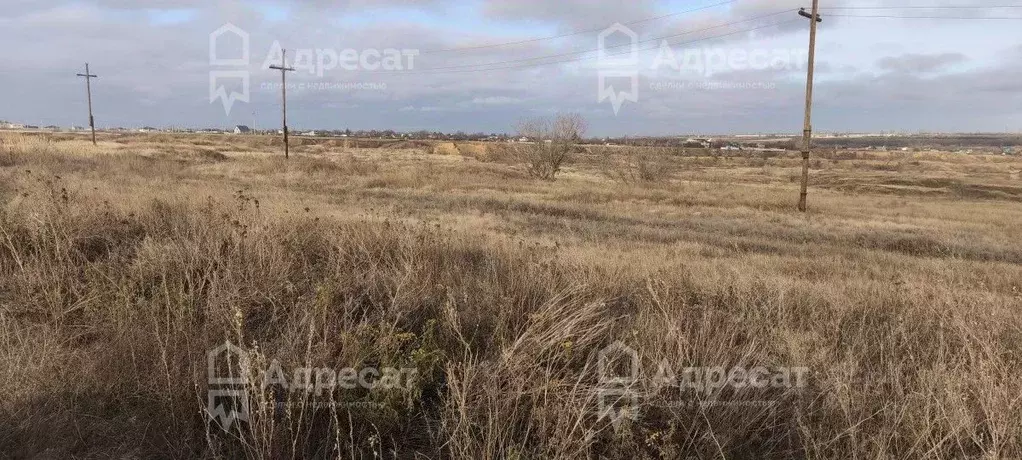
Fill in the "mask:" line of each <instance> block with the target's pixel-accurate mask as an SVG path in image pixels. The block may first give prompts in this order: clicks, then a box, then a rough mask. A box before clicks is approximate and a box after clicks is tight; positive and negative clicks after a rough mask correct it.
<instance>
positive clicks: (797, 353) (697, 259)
mask: <svg viewBox="0 0 1022 460" xmlns="http://www.w3.org/2000/svg"><path fill="white" fill-rule="evenodd" d="M83 147H84V148H83ZM206 147H208V146H206ZM89 148H91V147H86V146H82V145H79V144H75V145H69V144H65V143H64V142H61V141H52V140H49V141H47V140H27V141H26V140H24V139H14V140H10V139H5V140H4V143H3V146H0V156H2V155H6V158H7V159H6V160H4V161H5V163H3V166H0V177H2V179H3V181H2V183H0V184H2V186H0V197H2V200H3V203H4V205H3V207H2V208H0V367H2V369H0V370H2V372H3V375H5V378H4V379H2V380H0V394H3V395H5V397H4V398H2V399H0V419H2V420H0V452H3V454H4V456H9V457H14V458H25V457H41V458H70V457H75V458H110V457H135V458H149V457H162V458H196V457H198V458H306V457H308V458H686V457H695V458H718V457H725V458H792V457H800V458H848V457H855V458H892V457H893V458H939V457H944V458H961V457H972V458H1009V457H1016V456H1020V455H1022V438H1020V436H1022V410H1020V409H1022V407H1020V406H1022V402H1020V400H1022V383H1020V380H1019V379H1017V378H1016V376H1017V375H1018V374H1019V372H1020V371H1022V360H1020V359H1019V357H1020V356H1022V355H1020V351H1022V350H1020V348H1022V340H1020V339H1022V319H1020V318H1019V316H1018V314H1017V312H1018V309H1019V307H1022V286H1020V285H1022V268H1020V266H1019V264H1020V263H1022V247H1020V244H1019V240H1018V239H1017V238H1016V237H1017V236H1019V235H1018V230H1017V228H1015V226H1012V225H1010V223H1011V222H1012V220H1013V219H1015V218H1017V216H1018V215H1017V214H1012V213H1011V211H1010V209H1011V206H1015V205H1017V204H1016V203H1013V202H1011V201H1004V200H1005V199H1004V198H991V197H983V198H973V200H972V201H967V200H966V199H964V198H962V197H959V196H955V195H952V194H926V195H925V196H923V195H915V196H911V197H910V199H906V202H905V203H904V204H901V205H897V206H889V207H888V209H877V207H876V206H875V203H877V202H887V201H884V200H889V197H888V195H886V194H884V193H883V192H877V193H875V194H873V195H850V194H849V195H845V194H842V193H841V192H840V191H831V192H823V191H818V192H817V193H816V194H815V195H813V196H814V197H815V198H816V200H817V201H816V202H815V203H818V205H817V207H816V208H815V209H817V211H816V213H815V214H814V215H813V216H812V217H811V218H809V219H806V218H803V217H802V216H798V215H797V214H795V213H793V212H790V211H786V210H781V209H782V208H781V206H780V205H778V206H777V207H776V208H773V207H766V208H763V209H757V208H756V207H755V206H756V205H757V203H759V204H762V203H764V202H766V203H768V204H769V203H770V202H771V201H773V200H777V202H778V203H781V200H782V198H779V196H780V195H782V194H783V190H784V189H783V187H784V181H785V179H784V174H783V172H781V171H774V170H772V169H769V168H770V167H761V168H755V171H752V170H743V169H742V167H739V166H735V165H726V164H724V165H721V166H719V167H718V168H719V169H717V170H714V171H710V172H707V173H705V174H702V173H700V172H698V171H693V168H694V166H693V165H692V164H691V163H690V164H689V167H687V168H684V169H679V170H680V171H681V172H680V173H678V174H684V175H683V176H679V177H677V178H676V179H677V180H675V181H671V182H656V183H644V184H642V185H636V184H622V183H617V184H615V183H610V184H611V185H608V182H607V181H605V180H603V179H601V178H600V175H599V168H600V165H599V164H598V163H593V164H591V165H587V164H585V163H584V162H582V164H580V165H577V166H576V167H575V169H574V170H573V171H569V174H566V175H565V177H564V178H562V180H559V181H558V182H557V183H547V182H542V181H533V180H530V179H529V178H528V177H527V176H526V175H525V174H524V173H522V172H520V171H519V172H514V171H513V169H511V167H509V166H506V165H501V164H487V163H483V164H478V163H473V162H469V161H467V160H466V161H457V162H453V161H449V160H446V159H433V158H427V159H426V160H420V159H415V158H410V159H407V160H402V161H400V162H395V161H389V160H387V159H385V158H362V157H356V156H353V154H351V153H347V152H344V151H340V152H332V153H331V152H326V153H324V154H323V155H325V156H324V157H312V156H307V157H303V156H299V157H297V158H295V159H294V160H295V161H292V162H282V161H280V160H271V159H264V158H259V157H258V156H255V157H253V156H247V155H245V156H243V155H235V156H231V155H226V158H219V157H215V158H212V159H210V158H200V157H196V156H194V155H190V154H182V155H181V156H180V157H155V158H149V159H144V160H140V159H139V156H138V155H137V154H134V153H133V152H132V151H133V149H136V148H145V147H143V146H139V145H135V144H132V143H128V144H125V146H124V148H123V149H121V150H118V152H120V153H118V154H113V155H112V154H108V153H107V151H106V150H102V149H103V148H104V147H102V146H101V147H100V150H101V151H97V152H93V151H91V150H89ZM108 150H109V149H108ZM122 150H123V151H122ZM333 156H337V157H338V158H334V157H333ZM422 161H429V162H430V163H429V164H430V165H431V166H429V167H428V168H427V167H426V166H424V163H422ZM660 161H665V162H666V161H674V160H670V159H663V160H660ZM677 161H690V160H677ZM722 161H723V160H722ZM740 161H746V160H740ZM140 162H142V163H140ZM708 164H710V163H708ZM948 164H951V163H948ZM700 167H704V168H710V166H700ZM949 167H951V166H949ZM586 168H592V171H593V172H592V175H588V176H587V175H586V174H587V169H586ZM777 168H779V169H780V168H782V167H777ZM427 169H428V170H429V171H431V172H429V176H428V177H430V178H431V179H430V180H422V178H421V177H416V175H415V174H414V173H415V172H416V171H419V172H421V171H426V170H427ZM853 173H855V172H854V171H853ZM864 174H865V175H858V176H855V177H859V178H860V180H867V179H866V178H872V179H870V180H878V179H877V178H876V177H875V176H870V175H868V174H872V173H864ZM917 174H919V175H920V176H921V175H923V174H924V173H921V172H920V173H917ZM717 175H728V177H730V178H731V180H733V181H734V185H733V188H732V189H731V190H722V187H720V186H719V184H718V183H716V182H707V183H706V186H703V185H700V183H701V182H700V181H708V180H712V178H714V177H718V176H717ZM420 176H421V174H420ZM498 178H499V179H498ZM962 178H963V180H968V178H967V177H965V175H964V174H963V175H962ZM537 182H540V183H537ZM153 184H159V186H155V185H153ZM373 184H376V185H373ZM383 184H385V185H383ZM436 184H445V185H443V186H442V187H439V186H437V185H436ZM881 185H885V186H886V185H887V183H883V184H881ZM906 193H908V192H906ZM775 194H776V195H777V196H778V198H775ZM225 340H229V341H231V342H232V343H236V344H241V345H244V346H245V348H247V349H249V350H253V351H254V353H253V359H254V360H255V361H257V364H258V365H260V366H265V365H266V364H267V363H268V362H270V361H271V360H273V359H276V360H278V361H279V362H280V364H281V365H282V366H283V367H284V368H285V369H291V368H294V367H300V366H303V365H312V366H315V367H330V368H338V369H339V368H344V367H360V366H377V367H382V366H393V367H412V368H415V369H417V371H418V378H417V379H416V381H415V383H414V385H413V386H412V387H411V388H409V389H408V390H407V391H389V390H378V389H374V390H367V389H356V390H338V391H336V392H324V393H321V394H318V395H317V394H316V393H309V392H305V391H300V390H299V391H281V390H280V389H279V388H273V387H271V388H267V389H264V388H262V387H261V386H259V385H252V386H249V387H247V388H246V391H247V393H248V394H249V396H250V398H251V399H250V400H251V401H252V414H251V417H250V419H249V420H248V421H247V422H241V423H238V424H236V425H234V427H233V429H232V430H231V431H230V432H224V431H222V430H220V429H219V427H218V426H216V425H215V424H214V423H213V422H211V420H210V418H209V417H208V416H207V414H206V413H205V412H204V411H205V408H206V402H207V401H206V396H207V390H208V389H210V388H211V386H210V385H209V383H208V375H207V367H206V366H207V361H206V352H207V351H208V350H210V349H212V348H214V347H216V346H218V345H220V344H223V343H224V341H225ZM615 341H620V342H623V343H625V344H627V345H628V346H629V347H632V348H634V349H635V350H636V351H637V353H638V356H639V359H640V361H641V366H642V370H643V378H642V379H640V381H638V382H636V383H635V384H634V385H633V386H631V387H630V388H629V389H630V390H631V391H634V392H635V393H636V394H638V395H639V398H638V402H639V406H638V417H637V418H636V419H635V420H624V421H623V423H622V424H621V425H619V426H617V427H615V426H614V425H613V424H612V423H611V422H610V421H609V420H607V419H601V418H600V417H599V400H598V399H599V395H600V390H601V388H602V383H601V381H600V378H599V373H598V364H599V355H598V352H599V351H600V350H601V349H602V348H603V347H605V346H607V345H610V344H611V343H614V342H615ZM660 363H668V365H669V366H670V367H671V369H669V370H671V371H673V372H677V373H681V371H682V370H683V369H684V368H686V367H695V366H707V367H715V366H721V367H726V368H731V367H734V366H741V367H744V368H754V367H757V366H763V367H768V368H771V369H774V368H778V367H805V368H807V369H808V374H807V378H806V381H805V383H806V385H805V386H804V387H799V388H770V389H767V390H765V391H738V390H733V389H729V390H721V391H717V392H713V393H700V394H694V395H693V394H686V395H679V393H678V392H677V390H676V389H675V390H673V391H672V390H671V389H669V388H663V387H658V386H657V385H654V384H652V383H650V382H651V379H650V378H649V377H650V374H653V373H654V370H656V369H657V367H658V365H659V364H660ZM679 402H680V403H683V404H679ZM324 403H325V404H324Z"/></svg>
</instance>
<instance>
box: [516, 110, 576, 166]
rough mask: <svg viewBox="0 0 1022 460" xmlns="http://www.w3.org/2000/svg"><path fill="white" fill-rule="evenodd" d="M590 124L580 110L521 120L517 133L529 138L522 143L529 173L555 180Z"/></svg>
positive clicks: (520, 148) (520, 146)
mask: <svg viewBox="0 0 1022 460" xmlns="http://www.w3.org/2000/svg"><path fill="white" fill-rule="evenodd" d="M587 127H588V125H587V123H586V120H585V119H584V118H582V116H581V115H579V114H577V113H572V114H566V115H558V116H556V117H554V119H553V120H550V119H546V118H531V119H526V120H522V121H521V122H519V123H518V127H517V129H518V134H519V135H520V136H523V137H526V138H528V142H526V143H522V144H519V151H520V152H521V154H522V157H523V160H524V161H525V165H526V167H527V168H528V171H529V175H531V176H533V177H537V178H540V179H543V180H554V179H556V178H557V174H558V173H559V172H561V169H562V168H563V167H564V165H565V164H567V163H568V162H570V161H571V154H572V152H573V151H574V149H575V145H576V144H577V143H579V142H580V141H581V140H582V137H583V136H585V132H586V129H587Z"/></svg>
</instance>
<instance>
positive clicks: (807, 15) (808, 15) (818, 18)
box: [798, 8, 823, 22]
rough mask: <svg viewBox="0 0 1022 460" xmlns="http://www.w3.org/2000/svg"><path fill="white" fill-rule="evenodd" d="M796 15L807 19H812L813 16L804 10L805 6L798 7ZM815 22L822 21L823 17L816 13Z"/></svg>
mask: <svg viewBox="0 0 1022 460" xmlns="http://www.w3.org/2000/svg"><path fill="white" fill-rule="evenodd" d="M798 15H799V16H802V17H804V18H807V19H812V18H813V15H811V14H809V12H808V11H806V9H805V8H799V9H798ZM816 22H823V18H821V17H820V15H816Z"/></svg>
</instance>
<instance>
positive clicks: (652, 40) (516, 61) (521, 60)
mask: <svg viewBox="0 0 1022 460" xmlns="http://www.w3.org/2000/svg"><path fill="white" fill-rule="evenodd" d="M791 11H795V10H794V9H788V10H784V11H778V12H776V13H770V14H765V15H762V16H755V17H752V18H748V19H742V20H740V21H732V22H728V23H725V24H719V25H715V26H710V27H704V28H702V29H696V30H689V31H685V32H681V33H676V34H671V35H664V36H661V37H654V38H649V39H646V40H639V41H636V42H634V43H625V44H621V45H614V46H607V47H604V48H603V49H605V50H608V49H614V48H623V47H625V46H632V45H637V44H639V43H648V42H655V41H661V40H666V39H668V38H675V37H680V36H683V35H691V34H694V33H699V32H705V31H707V30H713V29H719V28H722V27H727V26H732V25H735V24H741V23H743V22H750V21H755V20H758V19H765V18H769V17H773V16H778V15H781V14H785V13H789V12H791ZM597 51H599V49H586V50H580V51H571V52H567V53H559V54H549V55H546V56H539V57H533V58H523V59H513V60H509V61H498V62H490V63H485V64H462V65H454V66H445V67H433V68H430V69H423V70H448V69H463V68H469V67H486V66H490V65H504V64H513V63H518V62H531V61H540V60H543V59H550V58H558V57H565V56H573V55H579V54H586V53H594V52H597Z"/></svg>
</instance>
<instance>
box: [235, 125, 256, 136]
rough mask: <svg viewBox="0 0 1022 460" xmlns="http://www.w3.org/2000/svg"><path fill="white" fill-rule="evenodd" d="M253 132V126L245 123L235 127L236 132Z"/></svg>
mask: <svg viewBox="0 0 1022 460" xmlns="http://www.w3.org/2000/svg"><path fill="white" fill-rule="evenodd" d="M251 132H252V128H249V127H248V126H245V125H237V126H235V127H234V134H249V133H251Z"/></svg>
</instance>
